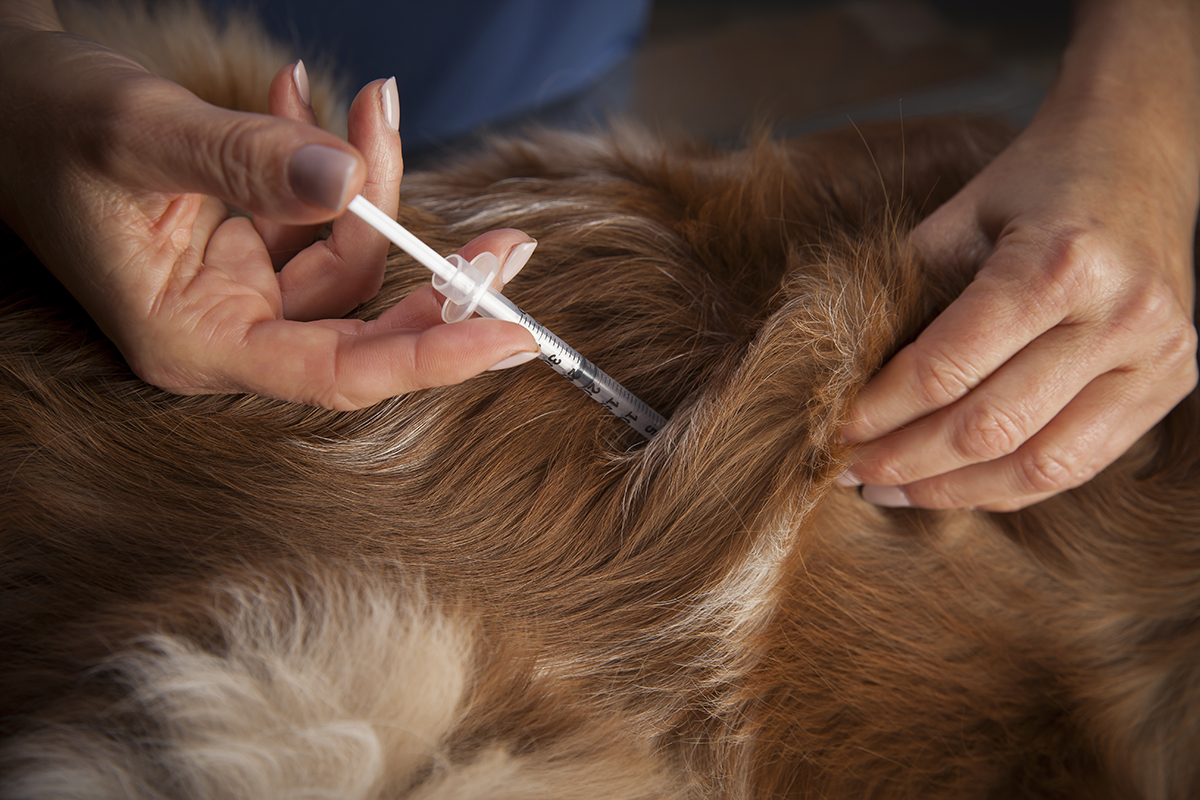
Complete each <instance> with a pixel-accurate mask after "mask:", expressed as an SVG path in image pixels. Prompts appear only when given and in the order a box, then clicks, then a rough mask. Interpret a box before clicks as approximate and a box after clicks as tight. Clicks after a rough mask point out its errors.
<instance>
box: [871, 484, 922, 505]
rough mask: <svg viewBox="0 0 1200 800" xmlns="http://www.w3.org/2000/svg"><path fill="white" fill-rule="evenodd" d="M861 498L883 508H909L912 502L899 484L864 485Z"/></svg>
mask: <svg viewBox="0 0 1200 800" xmlns="http://www.w3.org/2000/svg"><path fill="white" fill-rule="evenodd" d="M862 498H863V500H866V501H867V502H868V503H871V504H873V505H877V506H882V507H883V508H909V507H910V506H912V503H911V502H910V501H909V499H908V495H906V494H905V493H904V490H903V489H901V488H900V487H899V486H864V487H863V489H862Z"/></svg>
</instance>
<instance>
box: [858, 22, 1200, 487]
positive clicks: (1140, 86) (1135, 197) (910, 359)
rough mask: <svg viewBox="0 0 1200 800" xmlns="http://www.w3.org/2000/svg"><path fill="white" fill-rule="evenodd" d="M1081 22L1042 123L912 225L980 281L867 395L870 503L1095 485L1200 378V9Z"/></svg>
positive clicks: (861, 453)
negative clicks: (1197, 259) (1196, 247)
mask: <svg viewBox="0 0 1200 800" xmlns="http://www.w3.org/2000/svg"><path fill="white" fill-rule="evenodd" d="M1135 5H1136V6H1137V8H1133V7H1132V6H1135ZM1130 15H1132V16H1130ZM1079 17H1080V19H1079V20H1078V22H1077V30H1076V32H1075V35H1074V37H1073V40H1072V41H1073V44H1072V49H1070V50H1068V52H1067V56H1066V59H1065V61H1064V67H1063V70H1062V72H1061V73H1060V75H1059V78H1058V79H1057V82H1056V84H1055V86H1054V87H1053V88H1052V90H1051V93H1050V95H1049V96H1048V98H1047V100H1046V101H1045V103H1044V104H1043V106H1042V108H1041V109H1040V110H1039V112H1038V115H1037V116H1036V117H1035V119H1034V120H1033V122H1032V123H1031V125H1030V126H1029V128H1028V129H1027V130H1025V131H1024V132H1023V133H1022V134H1021V135H1020V136H1019V137H1018V138H1017V139H1016V140H1015V141H1014V142H1013V144H1012V145H1011V146H1010V147H1009V148H1008V149H1007V150H1005V151H1004V152H1003V153H1002V154H1001V155H1000V156H999V157H998V158H997V159H996V160H995V161H994V162H993V163H992V164H991V165H989V166H988V167H987V168H986V169H985V170H984V171H983V172H982V173H980V175H978V176H977V177H976V178H975V179H974V180H973V181H971V182H970V183H969V184H968V185H967V186H966V187H965V188H964V189H963V190H962V191H961V192H960V193H959V194H958V195H957V196H956V197H954V198H953V199H952V200H951V201H949V202H948V203H947V204H946V205H945V206H943V207H942V208H940V209H938V210H937V211H936V212H935V213H934V214H933V215H932V216H930V217H929V218H928V219H926V220H925V221H924V222H923V223H922V224H921V225H920V226H919V227H918V228H917V229H916V231H915V232H914V233H913V243H914V244H915V246H916V247H917V248H918V250H919V251H921V253H922V254H923V255H924V256H925V257H926V258H927V259H928V260H929V261H930V262H931V263H932V264H933V265H934V267H935V269H945V270H955V269H957V270H970V271H972V272H973V273H974V279H973V281H972V283H971V284H970V285H969V287H968V288H967V289H966V291H965V292H964V293H963V294H962V295H961V296H960V297H959V298H958V299H957V300H956V301H955V302H954V303H953V304H952V305H951V306H950V307H949V308H948V309H947V310H946V311H945V312H944V313H943V314H942V315H941V316H939V317H938V318H937V319H936V320H935V321H934V322H933V323H932V324H931V325H930V326H929V327H928V328H927V329H926V330H925V331H923V332H922V333H921V335H920V336H919V337H918V338H917V339H916V340H915V341H914V342H913V343H912V344H910V345H909V346H907V347H905V348H904V349H903V350H901V351H900V352H899V353H898V354H897V355H896V356H895V357H894V358H893V359H892V360H891V361H890V362H889V363H888V364H886V365H885V366H884V368H883V370H882V371H881V372H880V373H879V374H878V375H877V376H876V377H875V378H874V379H873V380H872V382H871V383H870V384H869V385H868V387H867V388H866V390H865V391H864V392H863V393H862V395H861V396H860V397H859V398H858V400H857V402H856V404H855V408H854V410H853V416H852V418H851V422H850V424H849V425H847V427H846V428H845V436H846V438H847V439H848V440H849V441H852V442H861V443H864V444H863V445H862V446H861V447H860V448H859V449H858V451H857V452H856V455H855V458H854V464H853V466H852V474H853V478H851V479H850V480H853V479H857V480H859V481H861V482H863V483H865V484H867V485H866V486H865V487H864V489H863V496H864V497H866V498H867V499H868V500H872V501H874V502H877V503H879V504H880V505H889V506H903V505H909V504H911V505H915V506H921V507H928V508H952V507H964V506H971V507H982V508H986V509H991V510H1012V509H1016V508H1021V507H1023V506H1026V505H1029V504H1031V503H1034V502H1037V501H1038V500H1041V499H1044V498H1046V497H1049V496H1051V495H1053V494H1055V493H1057V492H1060V491H1063V490H1065V489H1069V488H1072V487H1074V486H1078V485H1079V484H1081V483H1083V482H1084V481H1086V480H1088V479H1090V478H1091V477H1092V476H1093V475H1095V474H1096V473H1097V472H1099V471H1100V470H1102V469H1103V468H1104V467H1105V466H1107V465H1108V464H1110V463H1111V462H1112V461H1114V460H1115V459H1116V458H1118V457H1119V456H1120V455H1121V454H1122V453H1124V452H1125V450H1127V449H1128V448H1129V447H1130V446H1131V445H1132V444H1133V443H1134V442H1135V441H1136V440H1137V439H1138V438H1139V437H1140V436H1141V435H1142V434H1144V433H1145V432H1146V431H1147V430H1148V429H1149V428H1150V427H1151V426H1153V425H1154V424H1155V423H1156V422H1157V421H1158V420H1160V419H1161V418H1162V417H1163V416H1164V415H1165V414H1166V413H1167V412H1168V411H1169V410H1170V409H1171V408H1172V407H1174V406H1175V405H1176V404H1177V403H1178V402H1179V401H1180V400H1181V399H1182V398H1183V397H1185V396H1186V395H1187V394H1188V393H1189V392H1190V391H1191V390H1192V388H1193V387H1194V386H1195V385H1196V381H1197V366H1196V347H1197V337H1196V329H1195V327H1194V324H1193V304H1194V298H1195V285H1194V279H1195V268H1194V254H1193V236H1194V231H1195V224H1196V213H1197V205H1198V203H1200V80H1198V79H1197V76H1198V74H1200V68H1198V67H1197V65H1198V64H1200V56H1198V53H1200V12H1197V11H1196V10H1194V9H1190V8H1188V6H1187V4H1186V3H1175V2H1171V1H1170V0H1167V1H1165V2H1161V3H1145V4H1140V5H1139V4H1132V3H1123V2H1120V1H1119V0H1114V1H1113V2H1108V3H1095V4H1093V5H1092V6H1090V7H1087V8H1081V9H1080V13H1079ZM1164 26H1165V27H1164ZM1164 31H1166V32H1165V33H1164ZM847 477H848V478H849V476H847ZM844 482H849V481H844Z"/></svg>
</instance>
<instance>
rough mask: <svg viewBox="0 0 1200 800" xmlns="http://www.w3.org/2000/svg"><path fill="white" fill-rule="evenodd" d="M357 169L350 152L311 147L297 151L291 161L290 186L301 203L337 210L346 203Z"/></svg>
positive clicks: (316, 146)
mask: <svg viewBox="0 0 1200 800" xmlns="http://www.w3.org/2000/svg"><path fill="white" fill-rule="evenodd" d="M357 167H358V163H357V162H356V161H355V159H354V156H352V155H350V154H349V153H346V152H343V151H341V150H335V149H334V148H332V147H326V146H325V145H322V144H309V145H305V146H304V147H301V148H300V149H299V150H297V151H296V152H295V153H294V154H293V155H292V160H291V161H289V162H288V183H289V184H291V187H292V191H293V192H294V193H295V195H296V196H297V197H299V198H300V199H301V200H303V201H305V202H307V203H312V204H313V205H314V206H320V207H321V208H328V209H329V210H331V211H336V210H337V209H339V208H341V207H342V206H343V205H344V204H345V202H346V199H347V198H346V195H347V193H348V192H349V190H350V179H351V178H352V177H354V171H355V169H357Z"/></svg>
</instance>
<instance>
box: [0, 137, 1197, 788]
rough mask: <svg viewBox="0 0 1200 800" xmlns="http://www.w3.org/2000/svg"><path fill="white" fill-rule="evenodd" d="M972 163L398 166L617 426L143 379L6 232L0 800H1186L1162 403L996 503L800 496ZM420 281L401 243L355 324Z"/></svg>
mask: <svg viewBox="0 0 1200 800" xmlns="http://www.w3.org/2000/svg"><path fill="white" fill-rule="evenodd" d="M1006 136H1007V134H1006V133H1005V132H1004V131H1003V130H1001V129H999V128H998V127H997V126H995V125H992V124H990V123H984V122H969V121H963V120H940V121H932V122H920V123H912V122H909V123H906V124H905V125H904V126H903V127H901V126H899V125H877V126H868V127H865V128H863V129H861V130H848V131H840V132H834V133H830V134H823V135H818V136H814V137H810V138H808V139H805V140H801V141H797V142H789V143H775V142H771V141H768V140H766V139H765V138H760V139H759V140H757V141H756V143H754V144H753V145H752V146H751V147H749V148H748V149H746V150H744V151H739V152H735V153H722V152H717V151H713V150H709V149H707V148H704V147H700V146H697V145H694V144H689V143H686V142H673V143H669V144H663V143H661V142H658V141H656V140H653V139H651V138H649V137H647V136H645V135H643V134H640V133H637V132H633V131H617V132H616V133H614V134H612V135H610V136H604V137H588V136H579V135H569V134H540V135H535V136H532V137H530V138H529V139H527V140H524V141H512V142H498V143H494V144H493V145H491V146H490V147H489V148H488V149H486V150H484V151H483V152H481V153H479V154H477V155H475V156H473V157H471V158H469V159H467V160H464V161H463V162H462V163H460V164H457V165H453V166H450V167H447V168H446V169H444V170H440V171H437V172H431V173H425V174H417V175H411V176H409V177H407V178H406V180H405V183H404V188H403V190H402V192H403V203H402V209H403V210H402V212H401V222H403V223H404V224H405V225H406V226H407V227H409V228H410V229H411V230H413V231H414V232H415V233H416V234H417V235H418V236H420V237H421V238H423V239H425V240H426V241H427V242H429V243H430V244H431V245H432V246H433V247H434V248H435V249H437V250H439V251H441V252H450V251H452V250H453V249H455V248H456V247H457V246H458V245H460V244H461V243H462V242H464V241H467V240H468V239H470V238H472V237H473V236H475V235H477V234H479V233H481V232H483V231H485V230H488V229H492V228H497V227H504V226H511V227H519V228H521V229H522V230H525V231H527V232H528V233H529V234H530V235H532V236H534V237H535V238H536V239H538V242H539V244H538V248H537V251H536V253H535V255H534V257H533V260H532V261H531V263H530V264H529V265H528V266H527V267H526V268H525V270H524V271H523V272H522V274H521V277H520V279H519V280H518V281H517V282H516V283H514V284H513V285H511V286H510V287H509V288H508V290H507V292H506V293H507V294H508V295H509V296H510V297H511V298H512V299H513V300H514V301H515V302H516V303H517V304H518V305H520V306H521V307H523V308H524V309H526V310H527V311H529V312H530V313H531V314H532V315H533V316H534V317H535V318H536V319H538V320H539V321H540V322H542V323H543V324H545V325H546V326H547V327H548V328H549V329H550V330H553V331H554V332H555V333H557V334H558V335H559V336H561V337H562V338H563V339H564V340H565V341H567V342H569V343H570V344H571V345H572V346H574V347H575V348H576V349H578V350H579V351H580V352H582V353H583V354H584V355H585V356H587V357H588V358H589V359H591V360H592V361H594V362H595V363H596V364H598V365H599V366H600V367H601V368H602V369H604V370H605V371H606V372H608V373H609V374H611V375H613V376H614V377H615V378H617V380H619V381H621V382H622V383H623V384H624V385H626V386H627V387H628V388H630V389H631V390H632V391H633V392H634V393H635V394H637V395H638V396H639V397H641V398H642V399H643V400H645V401H646V402H648V403H649V404H650V405H651V406H653V407H655V408H657V409H658V410H659V411H661V412H663V413H664V414H666V415H668V416H669V417H670V418H671V419H670V423H669V424H668V425H667V427H666V428H665V429H664V430H663V431H662V432H661V433H660V434H659V435H658V436H657V437H656V438H655V439H654V440H653V441H651V442H649V443H644V442H642V441H641V440H640V439H639V437H638V435H637V434H636V433H634V432H633V431H631V430H630V429H628V428H627V427H626V426H625V425H623V424H622V423H621V422H620V421H618V420H616V419H614V418H612V417H611V416H609V415H608V414H607V412H606V411H605V410H604V409H602V408H600V407H599V406H597V405H596V404H595V403H592V402H590V401H589V400H587V399H586V398H585V397H584V396H582V395H581V394H580V393H579V392H578V390H577V389H575V388H574V387H572V386H571V385H569V384H568V383H566V382H565V381H563V380H562V379H561V378H560V377H558V376H557V375H554V374H553V373H552V372H551V371H550V370H547V369H545V368H543V367H542V366H541V365H537V364H530V365H527V366H525V367H523V368H519V369H515V370H509V371H506V372H501V373H489V374H485V375H483V376H480V377H479V378H476V379H473V380H471V381H468V382H467V383H465V384H463V385H461V386H456V387H447V388H442V389H434V390H428V391H424V392H418V393H415V394H412V395H409V396H405V397H401V398H396V399H394V400H391V401H388V402H386V403H383V404H380V405H378V406H376V407H373V408H370V409H366V410H363V411H360V412H354V413H335V412H327V411H321V410H315V409H311V408H305V407H299V406H294V405H287V404H284V403H280V402H277V401H272V400H268V399H262V398H254V397H176V396H171V395H166V394H164V393H162V392H159V391H157V390H155V389H153V388H150V387H148V386H145V385H143V384H141V383H140V382H139V381H138V380H137V379H136V378H135V377H133V375H132V374H131V373H130V372H129V371H128V369H127V368H126V367H125V366H124V365H123V363H122V362H121V361H120V358H119V356H118V355H117V354H116V353H115V351H114V349H113V348H112V347H111V346H110V345H108V344H107V343H106V342H105V341H104V340H103V338H102V337H101V335H100V334H99V333H98V331H96V330H95V329H94V328H93V327H92V326H91V325H90V323H88V322H87V321H86V319H85V318H84V316H83V314H82V313H81V312H80V311H79V309H78V308H77V307H76V306H74V304H73V303H72V302H71V301H70V299H69V298H68V297H66V296H65V295H64V294H63V293H62V291H61V290H59V289H58V288H57V287H55V286H54V285H52V282H51V279H49V278H47V277H45V276H44V275H43V274H41V273H40V272H39V270H38V269H37V268H36V265H34V264H33V263H31V262H30V259H29V257H28V256H27V255H22V254H20V253H18V252H17V251H18V250H19V249H20V248H19V246H18V245H17V244H16V243H15V242H12V241H9V242H7V243H6V244H7V245H8V247H7V248H6V256H5V258H6V260H7V261H8V263H9V264H11V265H12V266H10V268H9V269H6V270H4V276H3V283H4V286H3V289H4V300H3V311H2V313H0V410H2V413H0V465H2V466H0V477H2V479H3V483H2V487H3V488H2V491H3V498H2V501H0V548H2V550H0V552H2V554H3V561H2V563H0V701H2V703H3V710H2V712H0V713H2V717H0V719H2V722H0V725H2V726H3V727H2V729H0V730H2V732H3V734H4V736H5V740H4V744H3V745H0V759H2V767H0V768H2V769H3V770H4V774H3V775H0V786H3V787H4V788H0V796H5V797H52V796H53V797H57V796H62V797H68V796H70V797H76V796H95V797H110V796H112V797H116V796H134V797H147V798H149V797H240V796H246V797H273V796H285V795H286V796H288V797H294V796H323V797H324V796H339V797H395V796H409V797H464V798H465V797H484V796H486V797H497V796H500V797H506V796H512V797H574V796H581V797H582V796H587V797H612V798H640V797H673V796H681V797H682V796H713V797H729V798H741V797H776V796H797V797H823V798H831V797H855V798H859V797H908V796H914V797H953V798H964V797H990V796H1010V795H1020V796H1033V797H1068V796H1071V797H1074V796H1079V795H1081V794H1088V795H1089V796H1098V797H1103V796H1112V797H1117V796H1122V797H1127V796H1142V797H1148V798H1149V797H1163V798H1165V797H1182V796H1190V795H1194V794H1196V793H1197V792H1200V776H1198V775H1197V767H1196V765H1195V754H1196V753H1197V752H1200V729H1198V726H1200V685H1198V681H1200V668H1198V667H1197V666H1196V665H1197V664H1200V627H1197V624H1196V620H1197V619H1198V618H1200V580H1197V578H1198V577H1200V537H1198V536H1197V534H1198V533H1200V491H1198V490H1200V471H1198V466H1197V458H1196V455H1197V447H1196V445H1195V431H1196V425H1195V422H1196V406H1197V401H1196V396H1195V395H1193V396H1192V397H1191V398H1189V399H1188V401H1187V402H1185V404H1184V405H1182V406H1181V407H1180V408H1178V409H1177V410H1176V411H1175V412H1174V413H1173V415H1172V417H1171V418H1169V419H1168V420H1167V422H1166V423H1164V424H1163V425H1162V426H1160V427H1159V428H1158V429H1156V431H1155V432H1154V433H1153V434H1151V435H1150V436H1149V437H1147V439H1146V440H1145V441H1144V442H1143V443H1142V444H1141V445H1139V447H1138V448H1137V449H1136V450H1135V451H1134V452H1133V453H1131V454H1130V455H1128V456H1127V457H1126V458H1125V459H1123V460H1122V461H1120V462H1118V464H1116V465H1115V466H1113V467H1112V468H1110V469H1109V470H1108V471H1106V472H1105V473H1104V474H1102V475H1101V476H1100V477H1098V478H1097V479H1096V480H1094V481H1093V482H1092V483H1090V484H1088V485H1086V486H1084V487H1082V488H1081V489H1079V490H1076V491H1074V492H1070V493H1068V494H1066V495H1063V496H1061V497H1058V498H1055V499H1053V500H1050V501H1047V502H1045V503H1043V504H1041V505H1039V506H1036V507H1034V508H1031V509H1027V510H1025V511H1022V512H1018V513H1014V514H1010V515H999V516H993V515H987V514H982V513H973V512H966V511H962V512H942V513H938V512H922V511H914V510H900V511H887V510H882V509H878V508H874V507H871V506H869V505H868V504H866V503H864V502H863V501H862V500H861V499H860V498H859V497H858V495H857V493H856V492H855V491H853V490H845V489H839V488H837V487H835V486H834V484H833V481H834V478H835V477H836V476H837V475H838V474H839V473H840V472H841V471H842V469H843V468H844V465H845V463H846V455H847V451H846V448H845V447H844V446H843V445H842V444H841V443H840V438H839V434H838V431H839V426H840V423H841V422H842V421H843V419H844V416H845V414H846V411H847V408H848V405H849V403H850V402H851V400H852V399H853V397H854V395H855V393H856V391H858V389H859V388H860V387H861V386H862V385H863V384H864V383H865V381H866V380H867V378H868V377H869V376H870V374H871V373H872V372H873V371H874V370H875V369H877V368H878V367H879V365H880V364H882V363H883V361H884V359H885V358H886V357H887V356H888V355H889V354H890V353H891V352H893V351H894V350H895V349H896V348H897V347H899V346H900V345H902V344H903V343H904V342H905V341H906V340H908V339H910V338H911V337H912V336H913V335H914V333H915V331H917V330H918V329H919V326H920V325H922V324H923V323H925V322H927V321H928V320H929V319H931V318H932V316H933V315H934V314H935V313H936V312H937V310H938V309H939V308H941V307H944V305H945V304H946V303H947V302H948V301H949V299H950V298H952V297H953V296H954V295H955V293H956V292H957V291H959V290H961V288H962V286H963V285H964V284H965V282H967V281H968V280H969V279H970V275H969V274H968V272H967V271H965V270H964V271H962V272H961V273H952V272H947V271H936V272H935V271H933V270H932V269H931V268H930V267H928V266H927V265H924V264H922V263H921V262H920V261H919V260H918V259H917V258H916V256H915V254H913V253H912V252H910V251H909V250H908V249H907V248H906V247H905V246H904V244H903V242H904V237H905V234H906V233H907V231H908V230H910V229H911V227H912V226H913V225H914V224H915V222H916V221H917V220H918V219H919V218H920V216H921V215H923V214H925V213H928V212H929V211H931V210H932V209H933V208H936V206H937V205H938V204H939V203H940V202H942V201H944V200H945V199H947V198H948V197H949V196H950V195H951V194H952V193H953V192H954V191H955V190H956V189H957V188H958V187H960V186H961V185H962V184H963V182H964V181H965V180H966V179H967V178H968V177H969V176H970V175H971V174H973V173H974V172H975V171H977V170H978V169H979V168H980V167H981V166H982V165H983V164H984V163H985V162H986V160H987V159H988V158H989V157H990V156H991V155H992V154H994V153H995V152H997V150H998V149H999V148H1000V147H1001V146H1002V144H1003V142H1004V141H1005V138H1006ZM427 279H428V273H427V272H426V271H425V270H424V269H423V268H421V267H420V266H418V265H416V264H415V263H414V262H412V261H411V259H409V258H407V257H406V256H403V255H396V256H395V257H394V258H393V261H392V265H391V267H390V269H389V272H388V276H387V279H386V281H385V284H384V287H383V289H382V291H381V292H380V294H379V296H378V297H377V298H376V299H375V300H373V301H372V302H371V303H370V304H368V305H367V306H366V307H364V308H362V309H360V310H359V311H358V312H357V313H358V314H360V315H362V316H364V317H370V316H373V315H376V314H378V313H379V312H380V311H381V310H382V309H384V308H387V307H389V306H390V305H391V304H393V303H394V302H396V300H397V299H398V298H399V297H401V296H402V295H403V294H404V293H405V292H407V291H409V290H411V289H412V288H414V287H416V286H418V285H420V284H421V283H423V282H424V281H425V280H427ZM85 789H86V791H85Z"/></svg>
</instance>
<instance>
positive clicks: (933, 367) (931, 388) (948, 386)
mask: <svg viewBox="0 0 1200 800" xmlns="http://www.w3.org/2000/svg"><path fill="white" fill-rule="evenodd" d="M914 347H915V352H914V354H913V355H914V361H915V364H916V371H917V391H918V392H919V393H920V397H919V399H920V400H921V401H922V402H924V403H925V404H927V405H931V406H934V407H937V408H941V407H942V406H947V405H950V404H951V403H953V402H954V401H955V400H958V399H959V398H961V397H963V396H964V395H965V394H966V393H967V392H969V391H971V389H973V388H974V387H975V385H976V384H977V383H978V377H977V376H976V375H974V374H973V372H972V371H971V370H969V369H967V368H964V367H962V366H960V365H958V364H956V363H955V362H954V360H953V359H952V358H949V357H947V356H946V355H945V354H944V353H938V352H933V351H931V350H929V349H928V348H927V347H925V346H921V344H920V341H919V340H918V342H917V344H916V345H915V346H914Z"/></svg>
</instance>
